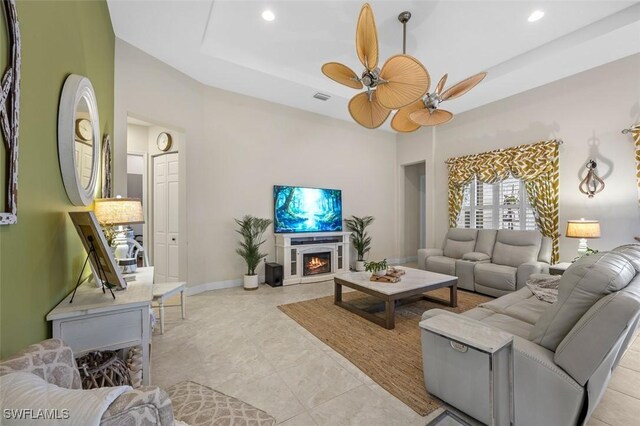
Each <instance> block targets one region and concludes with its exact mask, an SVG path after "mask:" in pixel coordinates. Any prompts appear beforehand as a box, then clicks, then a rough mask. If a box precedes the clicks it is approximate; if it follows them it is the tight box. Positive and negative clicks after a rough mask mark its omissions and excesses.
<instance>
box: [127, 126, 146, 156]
mask: <svg viewBox="0 0 640 426" xmlns="http://www.w3.org/2000/svg"><path fill="white" fill-rule="evenodd" d="M127 152H137V153H143V152H149V128H148V127H147V126H140V125H137V124H128V125H127Z"/></svg>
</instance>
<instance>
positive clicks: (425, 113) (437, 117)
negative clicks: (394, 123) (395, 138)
mask: <svg viewBox="0 0 640 426" xmlns="http://www.w3.org/2000/svg"><path fill="white" fill-rule="evenodd" d="M452 118H453V114H451V113H450V112H449V111H446V110H444V109H436V110H433V111H430V110H429V109H428V108H425V109H421V110H418V111H414V112H412V113H411V114H409V119H410V120H411V121H413V122H414V123H416V124H419V125H421V126H437V125H438V124H444V123H446V122H447V121H449V120H451V119H452Z"/></svg>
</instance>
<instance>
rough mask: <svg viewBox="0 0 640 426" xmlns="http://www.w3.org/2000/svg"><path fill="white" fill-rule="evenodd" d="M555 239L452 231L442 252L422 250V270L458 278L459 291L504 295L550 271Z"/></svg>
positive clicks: (524, 233) (532, 234)
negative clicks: (528, 280)
mask: <svg viewBox="0 0 640 426" xmlns="http://www.w3.org/2000/svg"><path fill="white" fill-rule="evenodd" d="M550 262H551V239H550V238H547V237H543V236H542V235H541V234H540V233H539V232H537V231H513V230H508V229H499V230H496V229H464V228H451V229H449V231H448V232H447V235H446V236H445V239H444V242H443V244H442V248H441V249H433V248H431V249H420V250H418V266H419V267H420V268H422V269H425V270H427V271H432V272H438V273H441V274H447V275H455V276H457V277H458V288H462V289H464V290H469V291H477V292H480V293H484V294H488V295H490V296H496V297H498V296H502V295H505V294H508V293H510V292H513V291H516V290H519V289H521V288H522V287H524V285H525V283H526V281H527V278H529V276H530V275H531V274H540V273H547V272H549V263H550Z"/></svg>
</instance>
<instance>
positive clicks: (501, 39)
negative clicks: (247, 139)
mask: <svg viewBox="0 0 640 426" xmlns="http://www.w3.org/2000/svg"><path fill="white" fill-rule="evenodd" d="M370 3H371V4H372V7H373V10H374V13H375V16H376V23H377V26H378V32H379V41H380V57H381V59H382V60H384V59H386V58H388V57H389V56H391V55H393V54H396V53H401V51H402V26H401V24H400V23H399V22H398V20H397V15H398V13H400V12H402V11H403V10H409V11H410V12H411V13H412V14H413V17H412V19H411V21H410V22H409V24H408V36H407V53H408V54H411V55H413V56H415V57H417V58H418V59H419V60H420V61H421V62H422V63H423V64H424V65H425V66H426V68H427V69H428V70H429V73H430V74H431V79H432V85H433V84H435V82H434V81H436V82H437V80H438V79H439V78H440V77H441V76H442V74H444V73H445V72H447V73H449V82H450V83H454V82H456V81H459V80H461V79H463V78H466V77H468V76H470V75H472V74H474V73H477V72H479V71H488V72H489V75H488V77H487V78H486V79H485V81H484V82H482V83H481V84H480V85H479V86H478V87H476V88H475V89H474V90H473V91H472V92H471V93H469V94H468V95H465V96H464V97H462V98H460V99H456V100H455V101H451V103H450V104H447V109H449V110H451V111H452V112H454V113H460V112H463V111H466V110H469V109H472V108H475V107H478V106H481V105H484V104H487V103H490V102H493V101H496V100H499V99H502V98H505V97H508V96H511V95H514V94H517V93H520V92H522V91H525V90H528V89H531V88H534V87H537V86H540V85H543V84H547V83H550V82H552V81H555V80H558V79H561V78H564V77H567V76H569V75H572V74H575V73H579V72H582V71H585V70H587V69H590V68H593V67H596V66H599V65H602V64H605V63H607V62H611V61H614V60H616V59H620V58H622V57H625V56H629V55H631V54H634V53H638V52H640V2H630V1H373V2H370ZM361 5H362V2H361V1H305V0H298V1H229V0H227V1H220V0H217V1H178V0H174V1H131V0H128V1H118V0H109V10H110V13H111V19H112V22H113V27H114V31H115V34H116V36H117V37H119V38H120V39H122V40H124V41H126V42H128V43H130V44H132V45H134V46H136V47H138V48H139V49H141V50H143V51H145V52H147V53H148V54H150V55H152V56H154V57H156V58H158V59H160V60H161V61H164V62H165V63H167V64H169V65H171V66H172V67H174V68H176V69H178V70H180V71H181V72H183V73H185V74H187V75H189V76H191V77H192V78H194V79H196V80H198V81H200V82H202V83H204V84H207V85H210V86H214V87H219V88H222V89H226V90H230V91H233V92H238V93H242V94H245V95H249V96H254V97H257V98H261V99H265V100H268V101H272V102H277V103H280V104H284V105H288V106H291V107H295V108H300V109H304V110H308V111H312V112H316V113H319V114H323V115H328V116H331V117H335V118H339V119H344V120H349V121H351V118H350V117H349V113H348V111H347V102H348V100H349V99H350V97H351V96H353V95H354V94H356V93H357V92H356V91H355V90H351V89H349V88H346V87H341V86H340V85H339V84H337V83H334V82H332V81H331V80H329V79H327V78H326V77H324V76H323V75H322V73H321V72H320V67H321V66H322V64H323V63H325V62H328V61H338V62H342V63H344V64H346V65H348V66H350V67H352V68H353V69H354V70H356V72H360V71H361V69H362V66H361V65H360V64H359V62H358V60H357V56H356V53H355V46H354V35H355V26H356V19H357V16H358V13H359V10H360V7H361ZM267 9H268V10H271V11H272V12H273V13H274V15H275V20H273V21H272V22H267V21H265V20H264V19H263V18H262V17H261V14H262V12H263V11H265V10H267ZM538 9H540V10H543V11H544V12H545V16H544V17H543V18H542V19H541V20H539V21H537V22H533V23H530V22H528V21H527V18H528V16H529V15H530V14H531V13H532V12H533V11H534V10H538ZM639 71H640V70H639ZM316 92H322V93H326V94H329V95H331V99H330V100H328V101H319V100H317V99H314V98H313V95H314V94H315V93H316ZM386 128H387V129H388V127H386Z"/></svg>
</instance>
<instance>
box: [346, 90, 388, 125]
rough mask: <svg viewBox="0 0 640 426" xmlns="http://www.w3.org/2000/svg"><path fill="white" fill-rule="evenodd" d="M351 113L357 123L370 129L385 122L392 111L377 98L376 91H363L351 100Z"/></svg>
mask: <svg viewBox="0 0 640 426" xmlns="http://www.w3.org/2000/svg"><path fill="white" fill-rule="evenodd" d="M349 113H350V114H351V117H352V118H353V119H354V120H355V121H356V123H358V124H360V125H361V126H364V127H366V128H368V129H376V128H378V127H380V126H381V125H382V123H384V122H385V120H386V119H387V117H389V114H390V113H391V111H389V110H388V109H386V108H384V107H383V106H382V105H380V103H379V102H378V100H377V96H376V92H375V91H373V92H371V100H369V94H368V93H367V92H362V93H360V94H358V95H356V96H354V97H353V98H351V101H349Z"/></svg>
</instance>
